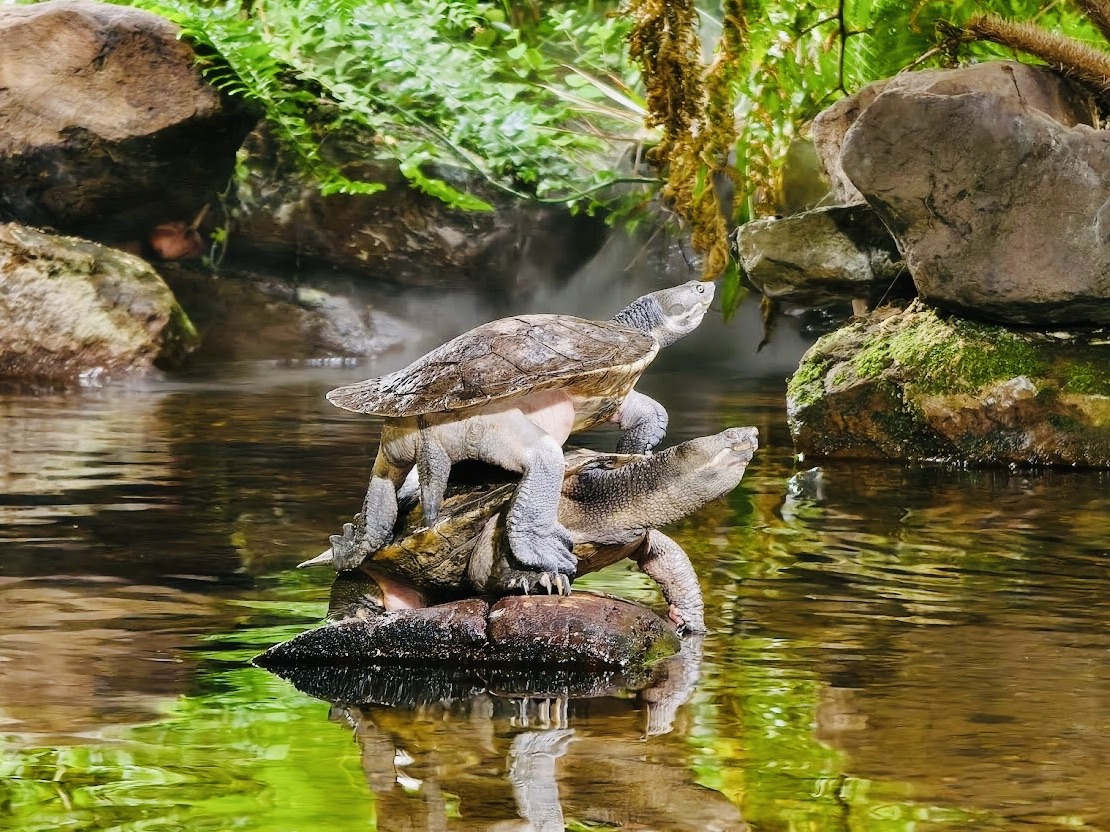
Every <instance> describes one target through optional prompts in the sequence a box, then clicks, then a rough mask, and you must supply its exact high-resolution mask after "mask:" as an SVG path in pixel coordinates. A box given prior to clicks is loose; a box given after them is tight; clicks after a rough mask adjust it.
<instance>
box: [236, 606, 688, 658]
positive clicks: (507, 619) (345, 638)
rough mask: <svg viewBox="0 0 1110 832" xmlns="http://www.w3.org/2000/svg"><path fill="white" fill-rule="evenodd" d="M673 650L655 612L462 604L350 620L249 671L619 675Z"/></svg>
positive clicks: (299, 640) (272, 652)
mask: <svg viewBox="0 0 1110 832" xmlns="http://www.w3.org/2000/svg"><path fill="white" fill-rule="evenodd" d="M678 647H679V641H678V637H677V636H676V635H675V633H674V629H673V627H671V625H669V624H668V623H666V622H665V621H664V620H663V619H662V618H660V617H659V616H658V615H656V614H655V613H654V612H652V611H651V610H649V609H647V608H645V607H641V606H640V605H639V604H634V603H632V602H629V601H623V600H620V599H618V598H611V597H608V596H602V595H594V594H591V593H588V592H579V593H575V594H574V595H570V596H558V595H550V596H549V595H522V596H509V597H506V598H502V599H500V600H498V601H495V602H491V601H488V600H485V599H482V598H468V599H464V600H461V601H454V602H451V603H448V604H439V605H437V606H434V607H424V608H421V609H409V610H395V611H391V612H386V613H382V614H380V615H376V616H369V617H365V618H362V617H359V618H347V619H344V620H342V621H337V622H334V623H331V624H326V625H324V626H322V627H319V628H317V629H315V630H309V631H308V632H305V633H301V634H300V635H299V636H296V637H295V638H293V639H290V640H289V641H287V642H284V643H282V644H278V645H276V646H274V647H271V648H270V649H269V650H267V651H266V652H265V653H263V654H262V655H260V656H258V657H257V658H256V659H255V663H256V664H258V665H260V666H261V667H265V668H276V667H283V666H290V665H342V664H371V663H372V664H377V665H382V664H422V665H436V664H452V665H457V664H468V665H475V666H478V665H498V666H518V667H528V666H533V667H541V666H556V665H560V666H575V667H586V668H623V667H630V666H634V665H642V664H649V663H651V662H652V661H655V660H656V659H660V658H662V657H664V656H669V655H672V654H674V653H675V652H676V651H677V650H678Z"/></svg>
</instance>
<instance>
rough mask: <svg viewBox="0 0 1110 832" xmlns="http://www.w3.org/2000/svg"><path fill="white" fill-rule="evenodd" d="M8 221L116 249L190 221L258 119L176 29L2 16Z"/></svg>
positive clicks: (84, 6)
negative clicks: (205, 74)
mask: <svg viewBox="0 0 1110 832" xmlns="http://www.w3.org/2000/svg"><path fill="white" fill-rule="evenodd" d="M0 43H3V44H4V48H3V49H2V50H0V79H3V81H2V83H0V123H2V124H3V125H4V129H3V130H0V219H14V220H18V221H20V222H24V223H27V224H30V225H38V226H43V227H50V228H53V229H56V230H58V231H61V232H63V233H67V234H78V235H80V236H83V237H89V238H91V239H96V240H100V241H103V242H115V241H121V240H130V239H145V238H146V236H147V233H148V232H149V231H150V229H151V228H153V227H154V226H155V225H158V224H159V223H163V222H168V221H184V220H190V219H192V218H193V216H194V215H195V214H196V213H197V212H198V209H199V208H200V207H201V206H202V205H204V204H205V203H206V202H207V201H208V199H209V198H210V197H211V196H212V195H213V194H215V193H217V192H218V191H220V190H222V189H223V188H224V186H225V185H226V182H227V179H228V177H229V176H230V174H231V171H232V168H233V166H234V162H235V152H236V150H237V149H238V147H239V145H240V144H241V143H242V140H243V137H244V136H245V135H246V133H247V132H248V131H249V130H250V128H251V125H252V124H253V121H254V119H253V118H252V117H250V116H247V115H245V114H244V113H243V112H242V111H241V110H240V109H239V108H238V105H236V104H233V103H231V102H230V101H229V100H227V99H225V98H223V97H222V96H220V95H219V94H218V93H217V92H216V91H215V90H214V89H213V88H212V87H211V86H209V85H208V84H207V83H206V82H205V81H204V80H203V79H202V78H201V75H200V72H199V71H198V70H197V67H196V62H195V56H194V54H193V51H192V49H191V48H190V47H189V46H188V45H186V44H185V43H184V42H182V41H180V40H178V28H177V27H176V26H174V25H173V24H171V23H170V22H169V21H167V20H165V19H163V18H161V17H158V16H157V15H154V14H151V13H149V12H145V11H141V10H139V9H134V8H128V7H125V6H114V5H109V4H106V3H95V2H88V0H53V2H47V3H38V4H35V5H26V6H12V5H6V6H0Z"/></svg>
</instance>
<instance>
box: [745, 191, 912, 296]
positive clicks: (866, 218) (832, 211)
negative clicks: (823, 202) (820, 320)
mask: <svg viewBox="0 0 1110 832" xmlns="http://www.w3.org/2000/svg"><path fill="white" fill-rule="evenodd" d="M736 250H737V255H738V257H739V260H740V264H741V266H742V267H743V268H744V272H745V273H746V274H747V276H748V278H749V279H750V280H751V282H752V283H753V284H755V287H756V288H757V289H759V291H761V292H762V293H763V294H764V295H766V296H767V297H769V298H773V299H775V300H782V301H786V302H788V303H795V304H798V305H801V306H824V305H828V304H832V303H837V302H839V301H843V300H846V299H849V300H850V299H853V298H861V299H866V300H867V301H869V302H870V303H875V302H877V301H879V300H880V299H881V298H883V297H905V296H907V295H912V294H913V283H912V281H911V280H910V279H909V274H908V273H907V272H906V270H905V263H904V262H903V260H902V255H901V254H900V253H899V252H898V246H897V245H896V244H895V242H894V238H893V237H891V236H890V232H889V231H887V230H886V226H884V225H883V223H882V221H881V220H880V219H879V218H878V216H876V214H875V212H874V211H872V210H871V209H870V208H868V207H867V206H866V205H856V206H843V205H836V206H831V207H828V208H817V209H814V210H812V211H805V212H803V213H800V214H794V215H793V216H789V217H782V218H776V219H765V220H756V221H755V222H749V223H747V224H746V225H742V226H740V228H738V229H737V230H736Z"/></svg>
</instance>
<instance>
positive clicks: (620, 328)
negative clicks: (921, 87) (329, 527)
mask: <svg viewBox="0 0 1110 832" xmlns="http://www.w3.org/2000/svg"><path fill="white" fill-rule="evenodd" d="M713 293H714V286H713V284H712V283H706V282H702V281H698V280H691V281H688V282H686V283H683V284H681V285H679V286H673V287H670V288H667V289H662V290H660V291H657V292H652V293H650V294H647V295H644V296H643V297H640V298H637V299H636V300H635V301H633V302H632V303H630V304H629V305H628V306H626V307H625V308H624V309H622V310H621V311H620V312H618V313H617V314H616V315H614V316H613V318H612V319H610V320H608V321H591V320H587V319H585V318H578V317H574V316H571V315H560V314H538V315H516V316H513V317H508V318H502V319H500V320H496V321H492V322H490V323H487V324H483V325H481V326H478V327H476V328H474V329H471V330H469V331H468V332H464V333H463V334H462V335H459V336H458V337H456V338H454V339H452V340H450V341H448V342H447V343H446V344H443V345H442V346H439V347H437V348H436V349H434V350H432V351H431V352H429V353H427V354H426V355H424V356H422V357H420V358H418V359H416V360H415V361H413V362H412V363H411V364H409V365H408V366H407V367H404V368H402V369H400V370H397V371H396V372H393V373H389V374H388V375H385V376H381V377H378V378H371V379H367V380H366V381H362V382H358V383H356V384H350V385H346V386H343V387H338V388H336V389H334V390H332V391H331V392H329V393H328V394H327V399H328V401H329V402H331V403H332V404H334V405H336V406H337V407H341V408H343V409H345V410H350V411H354V412H356V413H369V414H375V415H378V416H381V417H382V418H383V420H384V422H383V424H382V432H381V442H380V444H379V447H378V453H377V457H376V458H375V460H374V466H373V470H372V473H371V478H370V484H369V487H368V488H367V491H366V498H365V500H364V503H363V512H362V514H363V516H364V517H365V527H364V529H362V530H360V531H359V533H358V534H357V535H356V532H355V529H354V527H353V526H352V525H350V524H348V525H345V526H344V529H343V534H342V535H333V536H332V539H331V544H332V552H333V555H334V560H333V565H334V566H335V568H336V570H337V571H340V570H343V569H349V568H352V567H354V566H356V565H358V564H359V563H360V562H361V561H362V559H363V557H365V556H366V555H367V554H369V553H370V552H373V551H374V550H376V549H378V548H379V547H380V546H382V545H383V544H384V543H385V542H386V541H387V540H388V539H389V537H390V535H391V534H392V532H393V525H394V522H395V521H396V519H397V491H398V489H399V488H401V486H402V485H403V484H404V482H405V479H406V477H407V476H408V474H409V472H410V471H411V470H412V469H413V468H414V467H415V469H416V472H417V483H418V484H417V486H416V488H418V490H419V494H420V500H421V502H422V503H423V507H424V517H425V518H426V520H427V522H428V524H429V525H431V524H434V523H435V521H436V518H437V516H438V514H439V509H440V504H441V502H442V499H443V493H444V489H445V488H446V484H447V479H448V476H449V475H450V472H451V466H452V465H453V464H454V463H456V462H459V461H461V460H464V459H474V460H479V461H482V462H488V463H491V464H493V465H497V466H499V467H501V468H505V469H507V470H509V471H514V472H517V473H520V474H521V475H522V476H521V478H520V483H519V485H518V486H517V488H516V491H515V495H514V497H513V500H512V502H511V505H510V507H509V510H508V514H507V519H506V523H507V528H508V536H509V545H510V547H511V548H512V551H513V553H514V554H515V556H516V557H517V559H518V560H519V561H520V562H521V563H522V564H524V565H525V566H527V567H528V568H530V569H532V570H535V571H540V572H547V573H549V574H550V575H551V576H554V575H564V576H568V575H573V574H574V572H575V560H574V555H573V554H572V552H571V550H572V548H573V543H572V541H571V538H570V535H569V534H568V533H567V530H566V529H565V528H563V526H561V525H560V524H559V522H558V519H557V517H556V515H557V512H558V502H559V501H558V493H559V484H560V483H561V482H562V473H563V453H562V446H563V443H564V442H565V441H566V439H567V437H568V436H569V434H571V433H573V432H577V431H581V430H586V429H587V428H590V427H593V426H595V425H598V424H601V423H604V422H615V423H617V424H618V425H619V426H620V428H621V431H622V435H621V438H620V441H619V442H618V444H617V451H618V452H622V453H646V452H649V451H650V450H651V449H652V448H654V447H655V446H656V445H658V444H659V442H660V441H662V439H663V436H664V435H665V433H666V430H667V421H668V417H667V411H666V410H665V409H664V408H663V406H662V405H660V404H659V403H658V402H656V401H655V400H653V399H651V398H650V397H648V396H646V395H644V394H642V393H640V392H638V391H636V390H634V389H633V385H635V383H636V381H637V380H638V379H639V377H640V374H641V373H642V372H643V371H644V368H645V367H647V365H648V364H649V363H650V362H651V361H652V359H653V358H655V355H656V353H657V352H658V351H659V349H660V347H664V346H667V345H668V344H671V343H673V342H674V341H677V340H678V339H680V338H682V337H683V336H685V335H687V334H688V333H690V332H692V331H693V330H694V329H696V328H697V327H698V325H699V324H700V323H701V321H702V318H703V317H704V316H705V312H706V310H707V309H708V308H709V304H710V302H711V301H712V299H713Z"/></svg>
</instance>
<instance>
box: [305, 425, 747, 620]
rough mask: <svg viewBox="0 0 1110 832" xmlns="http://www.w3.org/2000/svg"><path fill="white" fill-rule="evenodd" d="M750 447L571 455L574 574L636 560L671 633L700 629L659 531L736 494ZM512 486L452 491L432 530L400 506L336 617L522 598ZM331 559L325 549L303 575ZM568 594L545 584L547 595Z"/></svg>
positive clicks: (677, 560) (567, 497) (720, 439)
mask: <svg viewBox="0 0 1110 832" xmlns="http://www.w3.org/2000/svg"><path fill="white" fill-rule="evenodd" d="M756 447H757V431H756V429H755V428H753V427H744V428H729V429H727V430H724V431H721V432H720V433H718V434H715V435H712V436H702V437H699V438H696V439H691V440H689V441H687V442H683V443H681V444H679V445H675V446H674V447H671V448H667V449H666V450H664V451H661V452H660V453H658V454H655V455H653V456H645V455H640V454H602V453H594V452H591V451H582V450H579V451H572V452H570V453H568V454H567V462H566V469H565V473H564V478H563V487H562V491H561V495H560V498H559V505H558V509H559V520H560V522H561V523H562V524H563V525H564V526H565V527H566V528H567V530H568V533H569V534H570V536H571V539H572V541H573V544H574V555H575V558H576V560H577V572H576V574H577V575H581V574H585V573H587V572H594V571H596V570H598V569H601V568H602V567H604V566H608V565H609V564H612V563H615V562H616V561H618V560H620V559H622V558H632V559H633V560H635V561H636V563H637V564H638V565H639V567H640V569H642V570H643V571H644V572H645V573H646V574H647V575H649V576H650V577H651V578H653V579H654V580H655V581H656V582H657V583H658V584H659V587H660V589H661V590H662V592H663V595H664V597H665V598H666V600H667V602H668V604H669V607H670V610H669V612H670V617H671V619H672V620H673V621H674V622H675V624H676V625H677V626H678V628H679V629H680V630H685V631H688V632H704V630H705V620H704V614H703V609H704V606H703V602H702V595H701V588H700V587H699V585H698V580H697V575H696V574H695V573H694V569H693V566H692V565H691V563H690V559H689V557H687V555H686V552H685V551H683V549H682V547H681V546H679V545H678V544H677V543H675V542H674V541H673V540H671V539H670V538H669V537H667V536H666V535H665V534H663V533H662V532H660V531H658V530H657V529H656V528H655V527H656V526H661V525H664V524H666V523H671V522H674V521H676V520H679V519H681V518H683V517H685V516H686V515H688V514H690V513H691V512H693V511H696V510H697V509H699V508H701V507H702V506H703V505H705V504H706V503H708V502H710V501H711V500H714V499H716V498H718V497H720V496H722V495H724V494H727V493H728V492H729V491H731V490H732V489H733V488H735V487H736V485H737V484H738V483H739V482H740V479H741V478H742V477H743V475H744V471H745V469H746V468H747V465H748V463H749V462H750V461H751V458H752V455H753V454H754V453H755V450H756ZM516 488H517V485H516V483H515V482H500V483H492V484H491V483H488V482H469V483H468V482H453V483H452V484H451V486H450V488H449V489H448V492H447V496H446V498H445V499H444V501H443V504H442V509H441V511H440V515H439V522H438V523H436V524H435V526H433V527H429V526H428V524H427V523H426V522H425V517H424V512H423V510H422V508H421V506H420V505H418V504H417V505H412V506H409V507H407V508H406V509H405V510H404V511H403V512H402V514H401V517H400V519H399V521H398V523H397V527H396V529H395V533H394V536H393V539H392V540H391V541H389V542H388V543H387V544H386V545H385V546H383V547H382V548H381V549H379V550H378V551H376V552H375V553H373V554H372V555H371V556H370V557H369V558H367V559H366V560H365V561H363V562H362V564H361V567H362V573H363V574H364V575H365V576H368V577H369V578H372V579H373V583H371V582H370V581H365V579H361V578H360V580H363V581H365V584H366V585H365V586H364V585H363V583H360V580H353V579H351V578H349V577H347V578H341V579H340V580H339V581H337V584H336V591H337V592H341V593H346V594H347V600H346V601H344V602H343V603H342V604H341V606H342V610H341V611H339V612H337V613H336V614H334V615H333V617H342V616H343V615H346V614H348V613H350V612H351V611H352V610H354V611H357V610H359V609H362V610H364V611H367V612H371V613H377V612H381V611H384V610H387V609H400V608H405V607H420V606H425V605H426V604H429V603H432V604H434V603H438V602H442V601H447V600H451V599H457V598H465V597H468V596H473V595H482V594H494V595H500V594H505V593H510V592H514V591H519V590H521V589H524V590H525V591H527V589H528V588H530V587H531V586H532V585H533V578H534V577H535V576H534V574H533V573H530V572H529V571H528V570H527V569H526V568H523V567H522V566H521V565H520V564H518V563H516V562H515V557H514V555H515V552H514V551H512V550H511V546H510V545H509V543H508V541H507V538H508V533H507V531H506V522H507V521H506V515H507V514H510V513H511V508H509V507H510V506H511V501H512V497H513V493H514V491H515V489H516ZM507 508H508V511H506V509H507ZM358 519H360V518H356V521H357V520H358ZM331 557H332V551H331V550H330V549H329V550H328V551H326V552H324V553H323V554H321V555H320V556H319V557H317V558H314V559H312V560H310V561H307V562H306V563H305V564H302V566H305V565H312V564H316V563H326V562H330V560H331ZM355 574H358V573H355ZM546 577H547V576H543V578H542V579H541V581H543V580H545V579H546ZM560 580H563V578H562V576H557V577H556V578H555V579H554V581H560ZM566 588H567V587H563V586H555V585H554V584H551V585H550V586H549V591H550V590H559V591H561V590H564V589H566ZM352 596H355V597H352Z"/></svg>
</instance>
